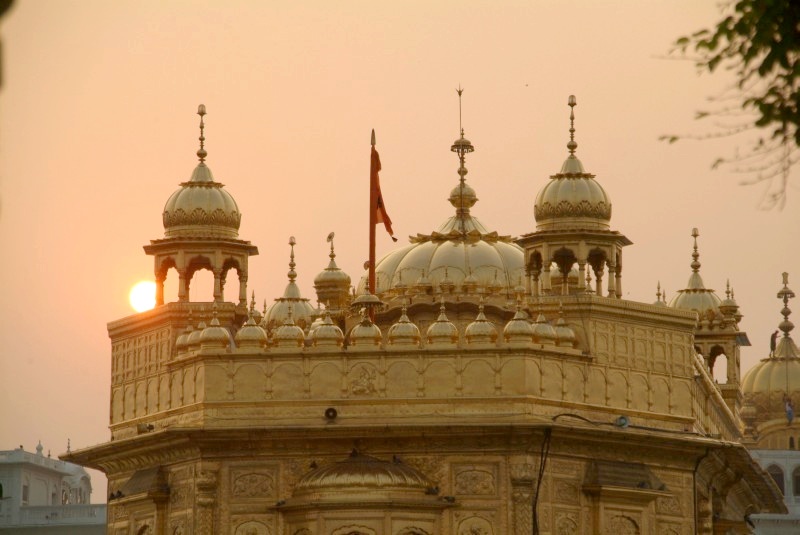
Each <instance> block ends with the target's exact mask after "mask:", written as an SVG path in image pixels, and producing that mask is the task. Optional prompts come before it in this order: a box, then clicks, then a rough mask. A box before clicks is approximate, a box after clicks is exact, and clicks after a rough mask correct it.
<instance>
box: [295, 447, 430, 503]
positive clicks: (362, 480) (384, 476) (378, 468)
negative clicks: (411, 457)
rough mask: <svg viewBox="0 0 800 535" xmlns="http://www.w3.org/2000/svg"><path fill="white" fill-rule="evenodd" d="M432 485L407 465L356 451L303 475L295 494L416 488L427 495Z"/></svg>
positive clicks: (299, 495)
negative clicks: (340, 459) (345, 457)
mask: <svg viewBox="0 0 800 535" xmlns="http://www.w3.org/2000/svg"><path fill="white" fill-rule="evenodd" d="M433 486H434V485H433V483H432V482H431V480H430V479H428V478H427V477H425V476H424V475H423V474H422V473H421V472H419V471H418V470H416V469H414V468H412V467H410V466H408V465H406V464H403V463H401V462H399V461H394V462H389V461H383V460H380V459H377V458H375V457H371V456H369V455H362V454H360V453H358V452H357V451H355V450H353V453H351V454H350V457H348V458H347V459H345V460H343V461H338V462H335V463H331V464H327V465H324V466H321V467H319V468H316V469H314V470H312V471H311V472H309V473H307V474H306V475H304V476H303V477H301V478H300V481H298V482H297V485H296V486H295V488H294V492H293V494H292V496H293V497H294V498H298V497H301V496H305V495H309V494H317V495H318V494H322V493H325V492H332V493H336V494H341V493H348V492H358V493H360V492H364V491H367V492H387V491H415V492H416V493H423V494H424V493H425V491H427V490H428V489H431V488H433Z"/></svg>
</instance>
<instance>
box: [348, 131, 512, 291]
mask: <svg viewBox="0 0 800 535" xmlns="http://www.w3.org/2000/svg"><path fill="white" fill-rule="evenodd" d="M453 150H454V151H455V152H458V154H459V158H460V160H461V166H460V167H459V170H458V173H459V175H460V179H459V183H458V184H457V185H456V187H455V188H453V190H452V191H451V192H450V196H449V197H448V200H449V201H450V204H451V205H452V206H453V207H454V208H455V214H454V215H452V216H450V217H449V218H448V219H447V220H445V221H444V222H443V223H442V224H441V225H440V226H439V228H438V229H437V230H435V231H433V232H431V233H430V234H417V235H416V236H412V237H410V238H409V240H410V242H411V243H410V244H409V245H407V246H405V247H402V248H400V249H398V250H396V251H392V252H390V253H389V254H387V255H386V256H384V257H383V258H382V259H381V260H379V261H378V262H377V264H376V266H375V287H376V290H375V294H376V295H378V297H380V298H381V299H382V300H383V301H385V302H389V301H390V300H391V299H392V298H395V297H402V294H403V293H404V292H403V291H402V289H403V286H402V281H403V280H405V281H406V282H407V283H409V282H410V283H411V284H413V283H414V282H415V281H418V280H420V279H422V280H423V285H424V286H425V287H428V285H430V286H429V287H430V291H431V292H432V293H438V292H443V293H460V292H464V290H465V289H466V290H467V291H468V293H473V292H474V291H475V289H476V288H488V287H489V286H490V285H492V284H493V283H494V284H495V285H496V286H497V289H496V292H497V293H505V294H507V295H513V288H514V284H515V283H516V282H517V280H519V279H520V278H521V277H524V276H525V267H524V254H523V252H522V248H521V247H520V246H518V245H516V244H515V243H513V242H512V240H511V236H503V235H500V234H498V233H497V232H496V231H493V230H489V229H488V228H487V227H486V226H485V225H484V224H483V223H481V222H480V221H479V220H478V219H477V218H476V217H474V216H472V215H471V214H470V209H471V208H472V207H473V206H474V205H475V203H476V202H477V201H478V197H477V195H476V194H475V190H474V189H473V188H472V187H471V186H469V185H468V184H467V183H466V181H465V179H464V176H465V175H466V174H467V170H466V168H465V167H464V155H465V154H466V153H468V152H472V150H473V147H472V144H471V143H469V141H467V140H466V139H465V138H463V136H462V138H461V139H460V140H457V143H455V144H454V145H453ZM459 151H460V152H459ZM495 274H497V276H495ZM465 287H466V288H465ZM366 288H367V276H366V275H365V276H363V277H362V278H361V281H360V282H359V284H358V293H360V294H361V293H364V292H365V291H366ZM426 291H427V290H426ZM397 305H399V303H397ZM397 305H396V306H397Z"/></svg>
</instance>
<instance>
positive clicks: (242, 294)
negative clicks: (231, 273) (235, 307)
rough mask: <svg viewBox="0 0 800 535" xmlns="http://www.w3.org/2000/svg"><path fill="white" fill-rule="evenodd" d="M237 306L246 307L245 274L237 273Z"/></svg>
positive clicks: (243, 272)
mask: <svg viewBox="0 0 800 535" xmlns="http://www.w3.org/2000/svg"><path fill="white" fill-rule="evenodd" d="M239 305H241V306H245V307H246V306H247V272H246V271H244V270H241V271H239Z"/></svg>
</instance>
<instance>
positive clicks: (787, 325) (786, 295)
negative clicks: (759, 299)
mask: <svg viewBox="0 0 800 535" xmlns="http://www.w3.org/2000/svg"><path fill="white" fill-rule="evenodd" d="M793 297H794V292H793V291H792V290H791V289H790V288H789V274H788V273H786V272H785V271H784V272H783V288H781V289H780V291H779V292H778V299H782V300H783V309H782V310H781V314H782V315H783V321H782V322H781V323H780V325H778V328H779V329H780V330H781V331H783V336H784V337H785V338H788V337H789V332H790V331H791V330H792V329H794V323H792V322H791V321H789V315H790V314H791V313H792V311H791V310H790V309H789V299H791V298H793Z"/></svg>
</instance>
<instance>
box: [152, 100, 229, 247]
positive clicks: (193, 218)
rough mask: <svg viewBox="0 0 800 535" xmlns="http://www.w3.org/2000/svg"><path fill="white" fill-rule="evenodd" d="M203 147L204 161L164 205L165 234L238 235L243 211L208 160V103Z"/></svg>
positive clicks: (202, 160)
mask: <svg viewBox="0 0 800 535" xmlns="http://www.w3.org/2000/svg"><path fill="white" fill-rule="evenodd" d="M198 114H199V115H200V117H201V119H200V150H198V151H197V155H198V157H199V158H200V163H198V164H197V167H195V168H194V171H193V172H192V176H191V178H190V179H189V181H188V182H182V183H181V187H180V189H178V190H177V191H175V192H174V193H173V194H172V195H171V196H170V197H169V199H167V203H166V204H165V205H164V213H163V220H164V236H165V237H166V238H176V237H204V238H238V236H239V224H240V223H241V221H242V214H241V213H240V212H239V207H238V206H237V204H236V201H235V200H234V199H233V197H232V196H231V194H230V193H228V192H227V191H225V190H224V189H223V185H222V184H220V183H219V182H215V181H214V175H213V174H212V173H211V169H209V168H208V166H207V165H206V164H205V157H206V151H205V149H204V148H203V141H205V137H203V126H204V125H203V116H204V115H205V106H203V105H202V104H201V106H200V109H199V110H198Z"/></svg>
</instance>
